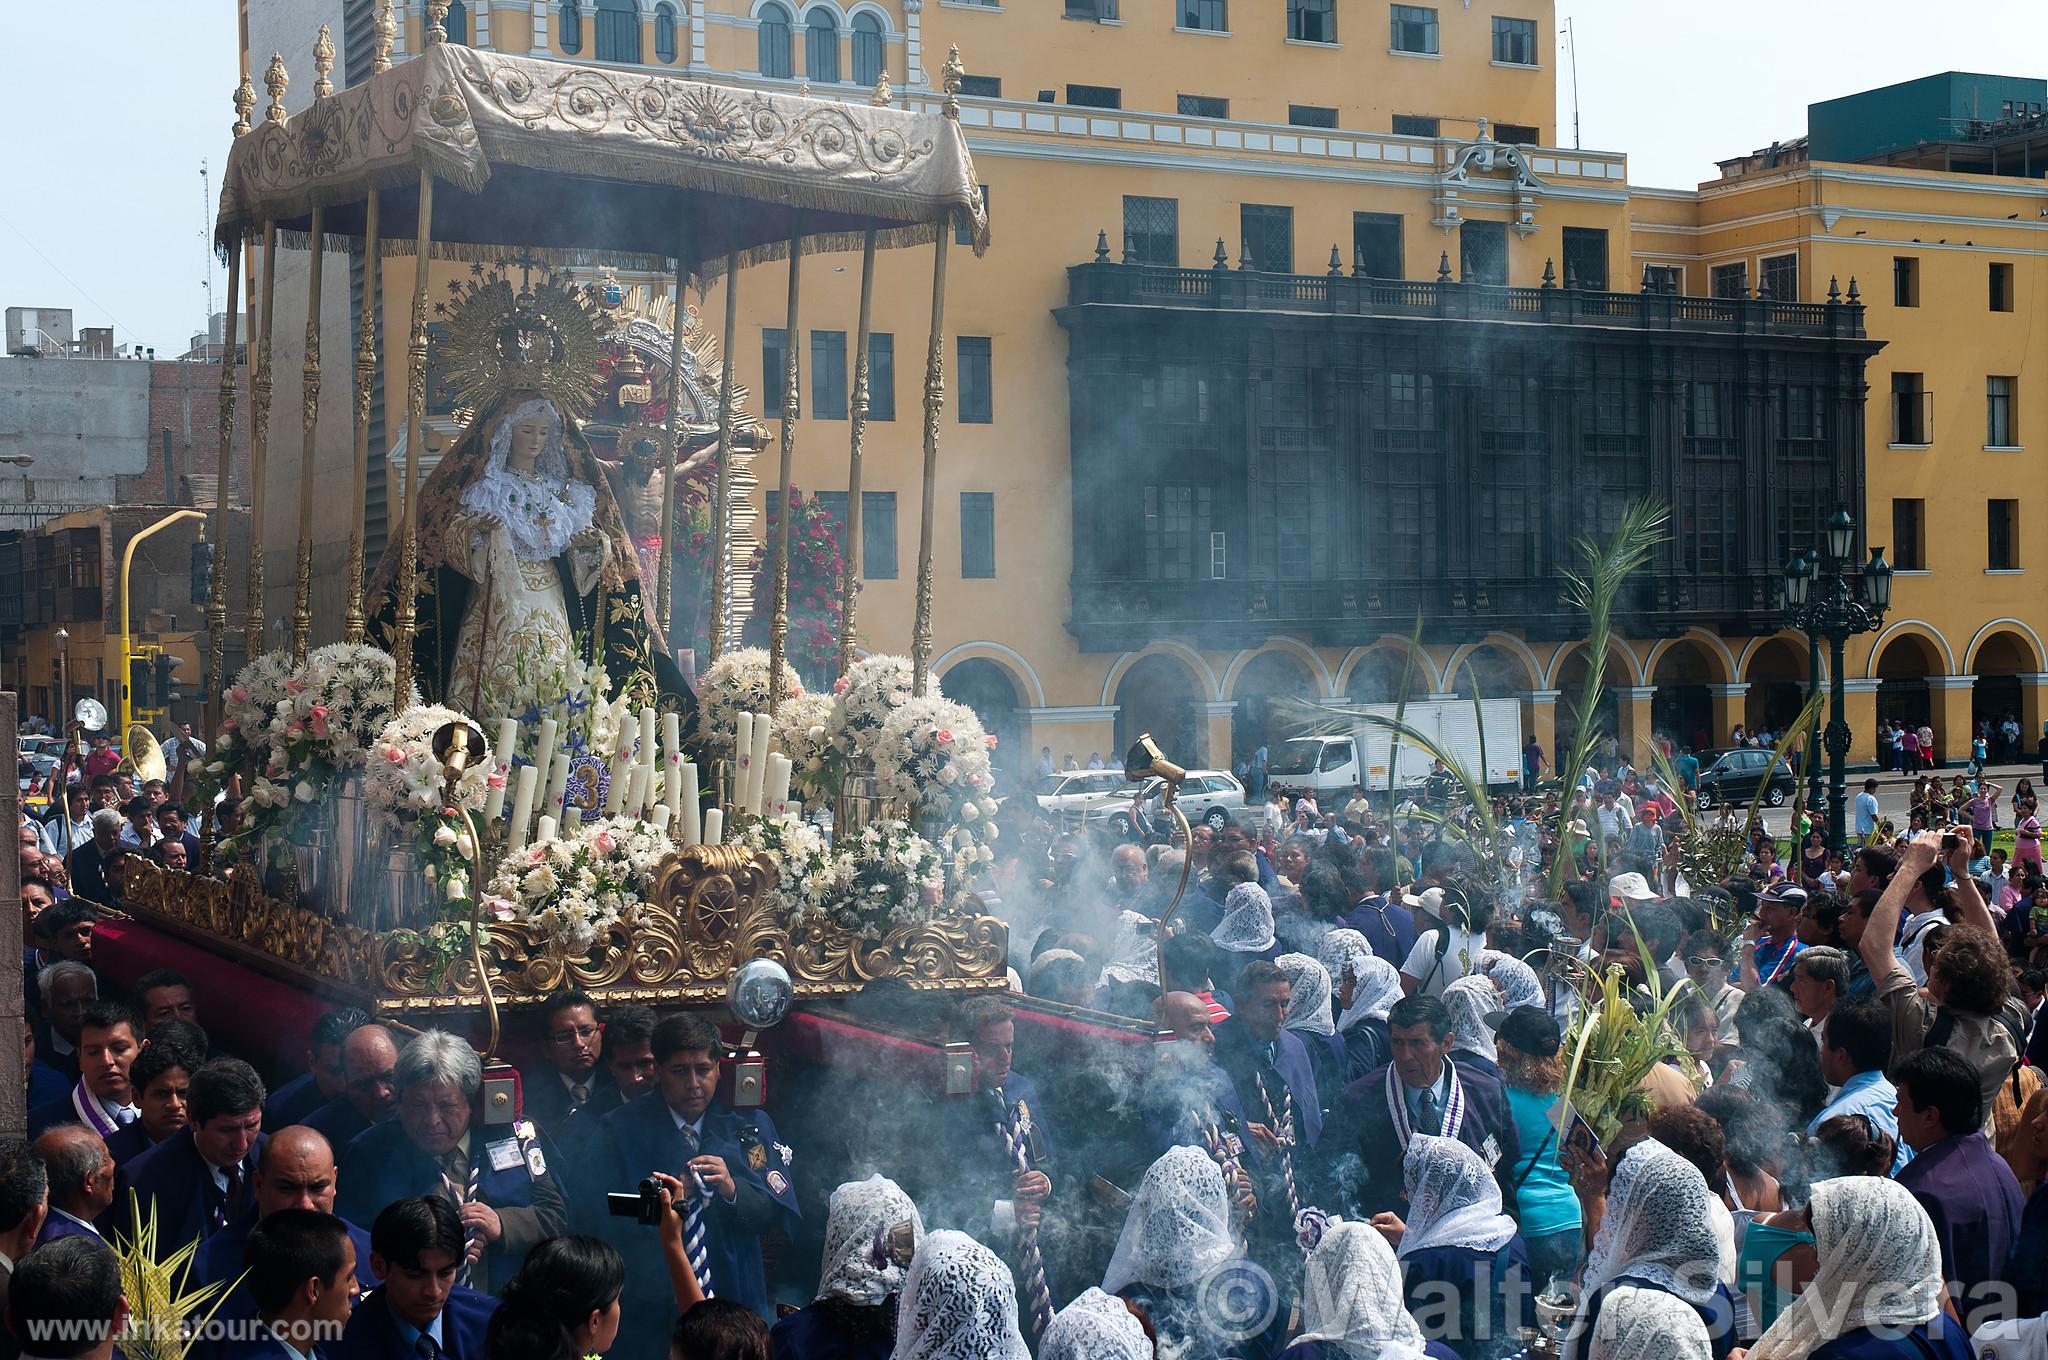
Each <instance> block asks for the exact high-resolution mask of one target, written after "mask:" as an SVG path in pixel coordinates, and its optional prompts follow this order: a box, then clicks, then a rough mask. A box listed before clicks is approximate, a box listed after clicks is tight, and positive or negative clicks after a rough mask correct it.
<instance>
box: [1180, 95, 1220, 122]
mask: <svg viewBox="0 0 2048 1360" xmlns="http://www.w3.org/2000/svg"><path fill="white" fill-rule="evenodd" d="M1176 100H1177V102H1176V106H1175V108H1174V112H1176V113H1178V114H1179V115H1180V116H1181V117H1183V118H1228V117H1229V116H1230V101H1229V100H1228V99H1218V98H1216V97H1215V96H1214V95H1207V94H1184V95H1179V96H1176Z"/></svg>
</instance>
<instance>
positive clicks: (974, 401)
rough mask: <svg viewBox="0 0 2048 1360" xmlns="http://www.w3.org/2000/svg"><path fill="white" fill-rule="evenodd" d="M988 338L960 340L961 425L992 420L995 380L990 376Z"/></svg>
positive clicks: (984, 422)
mask: <svg viewBox="0 0 2048 1360" xmlns="http://www.w3.org/2000/svg"><path fill="white" fill-rule="evenodd" d="M990 366H991V358H990V354H989V338H988V337H987V336H986V335H963V336H961V337H960V423H961V424H962V425H987V424H989V423H991V422H992V421H994V420H995V418H996V417H995V394H994V392H993V391H992V390H991V389H992V388H993V387H994V377H993V375H992V374H991V373H990V371H989V370H990Z"/></svg>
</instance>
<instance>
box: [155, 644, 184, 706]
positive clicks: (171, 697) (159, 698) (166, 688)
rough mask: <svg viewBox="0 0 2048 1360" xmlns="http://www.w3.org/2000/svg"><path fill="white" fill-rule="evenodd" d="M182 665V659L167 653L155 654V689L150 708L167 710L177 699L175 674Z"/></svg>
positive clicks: (176, 678)
mask: <svg viewBox="0 0 2048 1360" xmlns="http://www.w3.org/2000/svg"><path fill="white" fill-rule="evenodd" d="M184 664H185V660H184V658H183V657H177V656H172V655H171V654H170V653H169V652H158V653H157V654H156V689H155V691H154V692H153V693H152V695H151V699H152V702H151V704H150V707H151V708H169V707H170V706H171V704H172V702H173V701H175V700H176V699H177V698H178V697H179V695H178V690H177V684H178V677H177V675H176V674H175V672H176V671H177V669H178V667H180V666H182V665H184Z"/></svg>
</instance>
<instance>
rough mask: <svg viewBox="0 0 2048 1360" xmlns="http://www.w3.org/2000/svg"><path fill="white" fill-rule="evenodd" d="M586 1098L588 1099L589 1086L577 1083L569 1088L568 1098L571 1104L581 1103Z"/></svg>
mask: <svg viewBox="0 0 2048 1360" xmlns="http://www.w3.org/2000/svg"><path fill="white" fill-rule="evenodd" d="M588 1099H590V1088H589V1087H588V1086H585V1085H583V1084H581V1083H578V1084H577V1085H575V1086H571V1087H570V1088H569V1100H570V1102H571V1103H572V1104H576V1105H581V1104H582V1103H583V1102H584V1101H586V1100H588Z"/></svg>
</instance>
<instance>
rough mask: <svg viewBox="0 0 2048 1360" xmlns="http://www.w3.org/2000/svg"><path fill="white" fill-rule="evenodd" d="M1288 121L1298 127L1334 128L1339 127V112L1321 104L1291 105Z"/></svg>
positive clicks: (1288, 111) (1288, 110)
mask: <svg viewBox="0 0 2048 1360" xmlns="http://www.w3.org/2000/svg"><path fill="white" fill-rule="evenodd" d="M1287 121H1288V122H1290V123H1292V124H1293V125H1294V126H1296V127H1313V128H1333V127H1335V126H1337V111H1336V110H1335V109H1326V108H1324V107H1322V106H1321V105H1320V104H1289V105H1288V106H1287Z"/></svg>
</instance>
